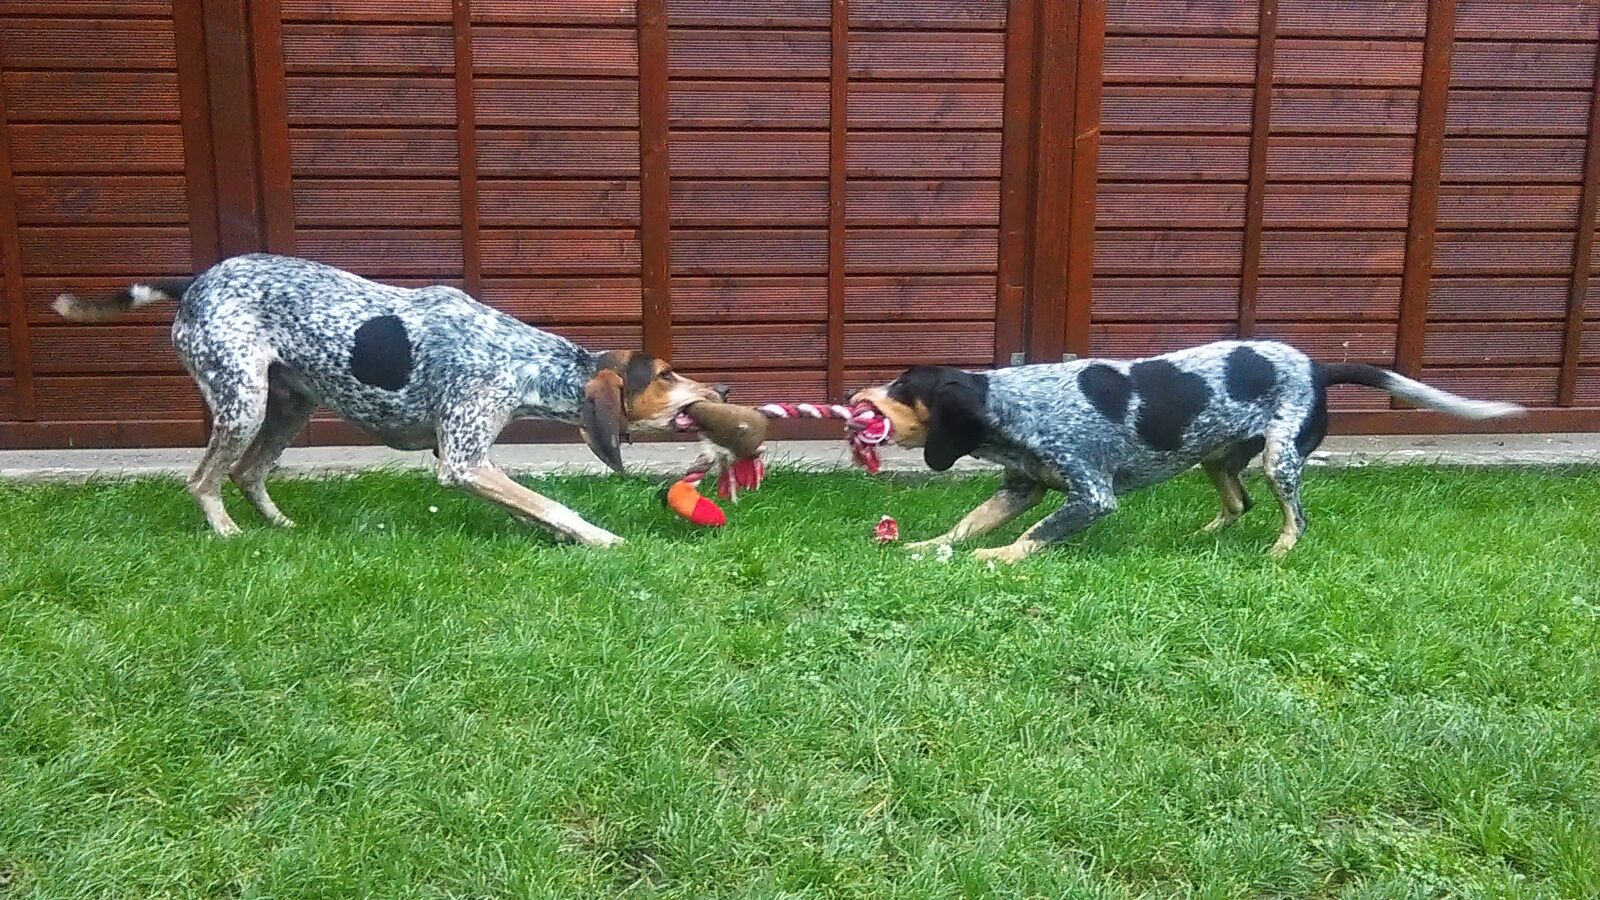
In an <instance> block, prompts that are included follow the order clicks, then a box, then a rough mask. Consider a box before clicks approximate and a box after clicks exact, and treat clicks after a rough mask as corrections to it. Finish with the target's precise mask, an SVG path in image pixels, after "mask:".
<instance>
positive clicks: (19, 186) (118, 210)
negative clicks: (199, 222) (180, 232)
mask: <svg viewBox="0 0 1600 900" xmlns="http://www.w3.org/2000/svg"><path fill="white" fill-rule="evenodd" d="M16 190H17V221H18V222H20V223H21V224H23V225H73V224H119V225H179V224H183V223H185V222H187V221H189V209H188V201H187V197H186V194H185V192H184V180H183V177H182V176H179V175H96V176H86V175H19V176H17V178H16Z"/></svg>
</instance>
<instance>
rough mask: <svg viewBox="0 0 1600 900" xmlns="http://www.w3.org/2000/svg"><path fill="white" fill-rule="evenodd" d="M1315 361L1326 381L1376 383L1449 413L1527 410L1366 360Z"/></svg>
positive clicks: (1477, 415) (1499, 414) (1498, 414)
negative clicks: (1415, 378) (1447, 388)
mask: <svg viewBox="0 0 1600 900" xmlns="http://www.w3.org/2000/svg"><path fill="white" fill-rule="evenodd" d="M1315 365H1316V367H1317V377H1319V378H1320V379H1321V380H1322V383H1323V384H1324V385H1329V384H1360V385H1365V386H1366V387H1374V388H1377V389H1378V390H1380V391H1388V392H1389V393H1391V394H1393V395H1394V396H1396V397H1399V398H1400V399H1402V400H1409V401H1411V402H1412V403H1415V404H1417V405H1418V406H1426V407H1427V408H1429V409H1436V410H1438V411H1440V412H1442V413H1449V414H1450V415H1452V416H1455V417H1457V418H1460V419H1475V420H1477V419H1499V418H1503V417H1505V416H1519V415H1522V414H1523V413H1525V412H1527V410H1525V409H1523V408H1522V407H1520V406H1518V405H1517V404H1515V403H1502V402H1500V401H1496V400H1472V399H1469V398H1467V397H1461V396H1458V395H1456V394H1452V393H1450V392H1449V391H1441V390H1439V389H1438V388H1436V387H1429V386H1428V385H1425V384H1423V383H1422V382H1420V381H1413V380H1411V379H1410V378H1407V377H1405V376H1404V375H1401V374H1400V373H1398V372H1391V371H1389V370H1388V369H1380V368H1378V367H1377V366H1369V365H1366V364H1365V363H1316V364H1315Z"/></svg>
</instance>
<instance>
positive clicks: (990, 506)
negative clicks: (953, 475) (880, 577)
mask: <svg viewBox="0 0 1600 900" xmlns="http://www.w3.org/2000/svg"><path fill="white" fill-rule="evenodd" d="M1335 384H1360V385H1366V386H1367V387H1374V388H1378V389H1380V390H1384V391H1388V392H1389V393H1390V394H1393V395H1394V396H1396V397H1400V398H1403V399H1405V400H1408V401H1410V402H1412V403H1415V404H1418V405H1420V406H1425V407H1429V408H1431V409H1436V410H1441V411H1443V412H1446V413H1449V414H1451V415H1454V416H1458V417H1461V418H1467V419H1489V418H1495V417H1499V416H1509V415H1515V414H1517V413H1520V412H1522V408H1521V407H1519V406H1517V405H1515V404H1512V403H1493V402H1487V401H1481V400H1468V399H1466V398H1464V397H1458V396H1456V395H1454V394H1449V393H1446V392H1444V391H1441V390H1438V389H1436V388H1432V387H1429V386H1427V385H1425V384H1422V383H1421V382H1417V381H1413V380H1411V379H1409V378H1405V377H1403V376H1401V375H1398V374H1396V373H1394V372H1390V371H1388V370H1387V369H1380V368H1377V367H1376V366H1369V365H1362V364H1356V363H1318V362H1313V361H1312V360H1311V359H1310V358H1309V357H1307V356H1306V355H1305V354H1303V353H1301V352H1300V351H1298V350H1296V349H1294V348H1293V347H1290V346H1288V345H1286V344H1280V343H1276V342H1272V341H1222V342H1218V343H1214V344H1206V345H1204V346H1201V347H1194V348H1191V349H1188V350H1181V351H1179V352H1177V353H1169V354H1166V355H1165V356H1156V357H1151V358H1149V359H1140V360H1134V361H1128V362H1124V361H1113V360H1101V359H1088V360H1078V361H1074V362H1066V363H1057V364H1048V365H1032V366H1017V367H1014V368H1009V369H999V370H996V371H993V372H985V373H974V372H965V371H962V370H959V369H952V368H948V367H944V366H915V367H913V368H911V369H908V370H906V372H905V373H904V374H902V375H901V376H900V377H899V378H897V379H895V380H894V381H892V382H890V383H889V384H886V385H883V386H881V387H875V388H869V389H867V390H863V391H859V392H857V393H856V395H855V396H854V397H853V398H851V399H852V402H859V401H863V400H864V401H867V402H869V403H871V404H873V405H874V406H876V407H877V408H878V409H879V411H881V412H882V413H883V414H884V415H886V416H888V417H889V418H890V420H891V421H892V422H893V426H894V431H893V433H894V436H895V440H896V441H897V442H898V443H900V444H902V445H903V446H908V447H922V448H923V455H924V459H925V460H926V462H927V464H928V466H929V467H931V468H933V469H935V470H938V471H941V472H942V471H944V470H946V469H948V468H950V466H951V465H953V464H954V463H955V461H956V460H957V459H959V458H961V457H963V456H967V455H971V456H974V457H977V458H978V459H983V460H988V461H991V462H995V463H999V464H1000V465H1001V466H1003V467H1004V469H1005V474H1004V480H1003V482H1002V484H1001V486H1000V490H999V492H998V493H996V494H995V495H994V497H993V498H991V499H990V500H989V501H988V502H986V503H984V504H983V505H982V506H979V507H978V508H977V509H975V510H973V511H972V512H971V513H969V514H968V515H967V516H966V518H964V519H962V520H961V521H960V522H958V523H956V526H955V527H954V528H952V529H950V530H949V531H948V532H946V533H944V534H942V535H940V536H938V537H936V538H933V539H932V540H930V541H923V542H921V543H920V544H913V545H911V546H913V547H917V546H922V547H926V546H936V545H945V546H948V545H950V544H952V543H954V542H956V541H960V540H963V539H965V538H969V537H974V536H977V535H981V534H984V533H986V532H988V531H991V530H993V529H995V528H998V527H999V526H1001V525H1003V524H1005V523H1006V522H1008V521H1010V520H1011V519H1013V518H1015V517H1016V516H1018V515H1020V514H1021V513H1023V512H1024V511H1026V510H1028V509H1030V508H1032V507H1033V506H1034V505H1036V504H1037V503H1038V502H1039V501H1040V500H1041V499H1042V498H1043V497H1044V494H1045V490H1046V489H1047V488H1055V489H1057V490H1060V491H1063V492H1065V493H1066V495H1067V499H1066V502H1065V503H1064V504H1063V505H1062V507H1061V508H1060V509H1059V510H1057V511H1056V512H1054V513H1051V514H1050V515H1048V516H1046V517H1045V518H1044V519H1043V520H1041V521H1040V522H1039V523H1038V524H1037V525H1034V526H1033V527H1032V528H1029V529H1028V530H1027V531H1026V532H1025V533H1024V534H1023V535H1022V536H1021V537H1020V538H1018V539H1017V540H1016V542H1015V543H1013V544H1011V545H1009V546H1005V547H998V548H993V549H985V550H979V551H977V555H978V556H979V557H980V558H985V559H994V560H1000V561H1004V562H1015V561H1017V560H1019V559H1022V558H1023V557H1025V556H1027V555H1028V554H1030V553H1032V552H1033V551H1035V550H1037V549H1039V548H1040V547H1043V546H1045V545H1046V544H1050V543H1052V542H1055V541H1059V540H1062V539H1063V538H1066V537H1068V536H1070V535H1073V534H1076V533H1077V532H1079V531H1082V530H1083V529H1085V528H1087V527H1088V526H1089V525H1091V524H1092V523H1094V522H1095V521H1096V520H1098V519H1100V518H1101V517H1103V516H1105V515H1106V514H1108V513H1110V512H1111V511H1112V510H1114V509H1116V507H1117V497H1118V495H1120V494H1124V493H1127V492H1128V491H1132V490H1135V489H1137V488H1141V487H1146V486H1148V485H1152V484H1156V483H1158V482H1161V481H1165V480H1166V479H1168V478H1171V477H1173V476H1174V475H1177V474H1178V473H1180V472H1183V471H1186V470H1187V469H1189V468H1190V467H1192V466H1194V465H1196V464H1198V465H1199V466H1200V467H1201V468H1203V469H1204V470H1205V472H1206V475H1207V476H1209V477H1210V479H1211V482H1212V483H1213V484H1214V485H1216V488H1217V493H1218V494H1220V495H1221V499H1222V512H1221V514H1219V515H1218V516H1217V518H1216V519H1215V520H1214V521H1213V522H1212V523H1211V524H1210V525H1207V526H1206V527H1205V530H1206V531H1217V530H1219V529H1222V528H1225V527H1227V526H1228V525H1231V524H1233V522H1234V520H1235V519H1237V518H1239V516H1240V515H1242V514H1243V513H1244V512H1245V511H1246V510H1248V509H1249V508H1250V497H1249V496H1248V495H1247V494H1246V493H1245V490H1244V485H1243V484H1241V483H1240V481H1239V473H1240V472H1241V471H1243V469H1244V467H1245V466H1246V465H1247V464H1248V463H1249V462H1250V460H1251V459H1253V458H1254V457H1255V456H1256V455H1257V454H1261V455H1262V458H1263V461H1264V464H1265V465H1264V468H1265V470H1266V476H1267V483H1268V484H1269V485H1270V486H1271V487H1272V491H1273V493H1274V494H1275V495H1277V498H1278V503H1279V505H1280V506H1282V508H1283V519H1284V521H1283V530H1282V532H1281V533H1280V534H1279V535H1278V540H1277V543H1276V544H1274V545H1273V546H1272V550H1271V553H1272V554H1273V555H1274V556H1282V555H1283V554H1285V553H1288V552H1289V550H1290V549H1291V548H1293V547H1294V545H1295V542H1296V541H1297V540H1299V538H1300V534H1301V532H1302V531H1304V530H1305V525H1306V519H1305V513H1304V512H1302V510H1301V508H1300V473H1301V470H1302V469H1303V468H1304V467H1305V464H1306V458H1307V457H1308V456H1309V455H1310V454H1311V451H1312V450H1314V449H1316V447H1317V446H1318V445H1319V444H1320V443H1322V439H1323V437H1324V436H1325V435H1326V434H1327V429H1328V406H1327V389H1328V387H1329V385H1335Z"/></svg>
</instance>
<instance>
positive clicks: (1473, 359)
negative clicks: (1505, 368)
mask: <svg viewBox="0 0 1600 900" xmlns="http://www.w3.org/2000/svg"><path fill="white" fill-rule="evenodd" d="M1561 341H1562V333H1561V329H1560V328H1559V327H1553V326H1552V325H1550V324H1548V323H1532V324H1529V323H1521V322H1516V323H1513V322H1430V323H1429V324H1428V342H1427V346H1426V347H1425V348H1424V350H1423V356H1422V360H1423V364H1424V365H1430V366H1471V365H1527V364H1548V365H1557V364H1559V363H1560V362H1561Z"/></svg>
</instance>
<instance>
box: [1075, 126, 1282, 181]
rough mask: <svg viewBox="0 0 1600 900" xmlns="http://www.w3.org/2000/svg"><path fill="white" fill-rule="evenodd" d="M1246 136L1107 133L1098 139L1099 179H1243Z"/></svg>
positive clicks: (1246, 161) (1247, 162)
mask: <svg viewBox="0 0 1600 900" xmlns="http://www.w3.org/2000/svg"><path fill="white" fill-rule="evenodd" d="M1249 140H1250V139H1249V138H1248V137H1245V136H1242V135H1241V136H1232V135H1230V136H1226V137H1203V138H1202V137H1187V136H1185V137H1174V136H1165V135H1148V134H1108V135H1106V136H1105V137H1103V138H1102V139H1101V141H1100V179H1101V180H1102V181H1106V180H1119V181H1135V182H1144V181H1243V180H1244V179H1245V176H1246V175H1247V174H1248V172H1249V165H1250V145H1249Z"/></svg>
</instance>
